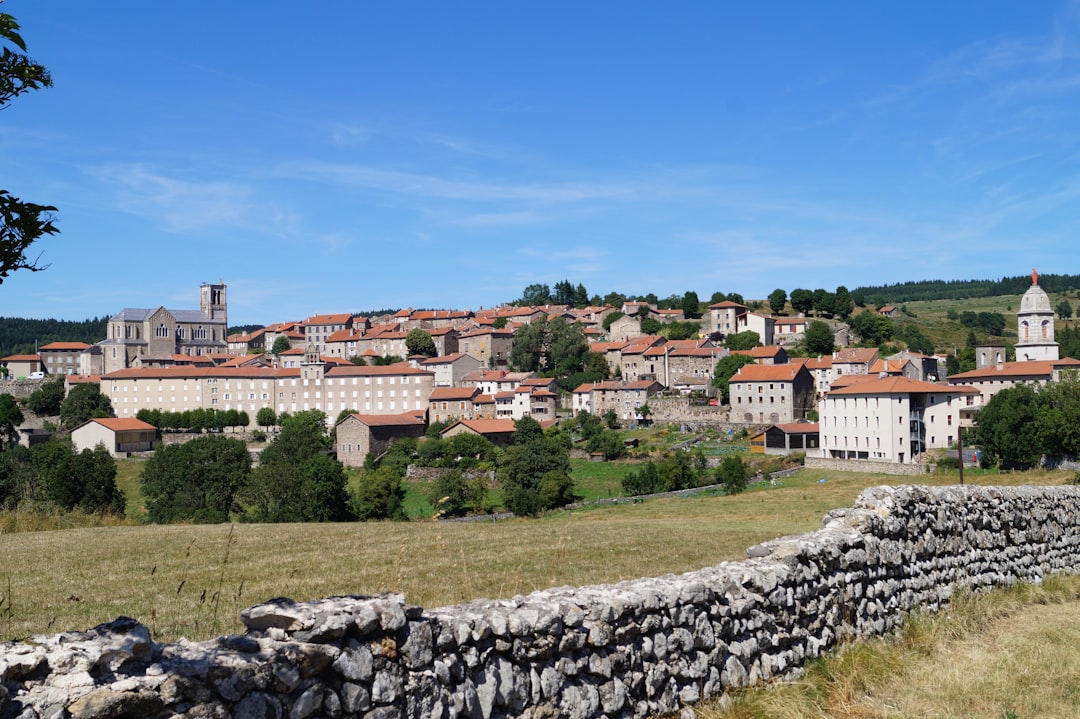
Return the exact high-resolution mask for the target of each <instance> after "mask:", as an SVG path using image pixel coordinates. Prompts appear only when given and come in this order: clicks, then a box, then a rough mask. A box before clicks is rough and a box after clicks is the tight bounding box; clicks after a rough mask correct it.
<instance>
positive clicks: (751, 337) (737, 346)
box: [724, 330, 761, 352]
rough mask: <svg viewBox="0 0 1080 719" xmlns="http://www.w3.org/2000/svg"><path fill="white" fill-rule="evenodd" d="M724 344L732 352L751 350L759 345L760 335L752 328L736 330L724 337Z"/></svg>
mask: <svg viewBox="0 0 1080 719" xmlns="http://www.w3.org/2000/svg"><path fill="white" fill-rule="evenodd" d="M724 346H725V347H727V348H728V349H729V350H731V351H733V352H736V351H745V350H752V349H754V348H755V347H760V346H761V335H759V334H758V333H757V332H754V331H753V330H745V331H743V332H736V333H735V334H733V335H728V336H727V337H725V338H724Z"/></svg>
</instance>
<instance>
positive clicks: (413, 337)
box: [405, 327, 439, 357]
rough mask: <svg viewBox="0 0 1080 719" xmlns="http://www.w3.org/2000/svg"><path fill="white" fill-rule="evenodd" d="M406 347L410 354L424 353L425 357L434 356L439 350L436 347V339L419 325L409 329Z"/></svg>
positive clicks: (406, 336)
mask: <svg viewBox="0 0 1080 719" xmlns="http://www.w3.org/2000/svg"><path fill="white" fill-rule="evenodd" d="M405 349H407V350H408V351H409V354H410V355H424V356H425V357H434V356H435V355H436V354H438V352H439V351H438V350H437V349H436V348H435V340H433V339H432V338H431V335H430V334H429V333H427V332H425V331H424V330H422V329H420V328H419V327H415V328H413V329H411V330H409V334H407V335H405Z"/></svg>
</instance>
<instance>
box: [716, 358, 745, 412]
mask: <svg viewBox="0 0 1080 719" xmlns="http://www.w3.org/2000/svg"><path fill="white" fill-rule="evenodd" d="M753 363H754V358H753V357H750V356H748V355H728V356H727V357H721V358H720V361H719V362H717V363H716V369H715V370H714V371H713V380H712V383H713V386H714V387H716V388H717V389H718V390H719V391H720V403H721V404H727V403H728V400H729V398H730V396H731V391H730V388H729V386H728V383H729V382H730V381H731V378H732V377H734V376H735V374H736V373H737V372H738V371H739V369H740V368H742V367H745V366H746V365H748V364H753Z"/></svg>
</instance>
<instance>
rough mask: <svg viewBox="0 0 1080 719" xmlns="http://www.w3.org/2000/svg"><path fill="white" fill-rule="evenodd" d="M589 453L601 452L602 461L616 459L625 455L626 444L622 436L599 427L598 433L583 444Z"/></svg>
mask: <svg viewBox="0 0 1080 719" xmlns="http://www.w3.org/2000/svg"><path fill="white" fill-rule="evenodd" d="M585 447H586V449H588V450H589V451H590V452H601V453H602V454H603V455H604V459H618V458H619V457H621V456H623V455H624V454H625V453H626V444H625V443H624V442H623V440H622V436H621V435H620V434H619V433H618V432H617V431H615V430H613V429H607V428H606V427H601V428H600V430H599V431H598V432H596V433H595V434H593V435H591V436H590V437H589V439H588V441H587V442H586V443H585Z"/></svg>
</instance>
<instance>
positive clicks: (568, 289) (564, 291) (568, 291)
mask: <svg viewBox="0 0 1080 719" xmlns="http://www.w3.org/2000/svg"><path fill="white" fill-rule="evenodd" d="M551 299H552V303H553V304H556V305H568V306H570V307H573V306H574V285H573V284H571V282H570V280H563V281H562V282H556V283H555V292H554V294H553V295H552V296H551Z"/></svg>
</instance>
